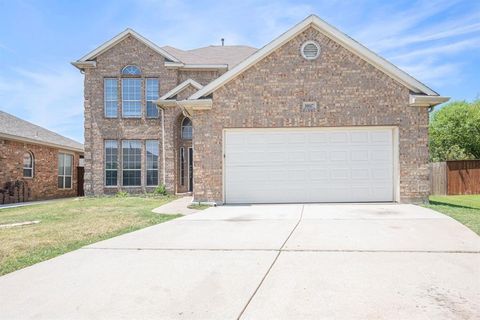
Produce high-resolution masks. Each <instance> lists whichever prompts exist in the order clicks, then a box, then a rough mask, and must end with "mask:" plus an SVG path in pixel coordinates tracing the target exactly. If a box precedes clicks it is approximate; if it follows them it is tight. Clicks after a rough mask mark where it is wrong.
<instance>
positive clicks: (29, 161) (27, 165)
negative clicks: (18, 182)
mask: <svg viewBox="0 0 480 320" xmlns="http://www.w3.org/2000/svg"><path fill="white" fill-rule="evenodd" d="M23 176H24V177H25V178H33V154H32V153H30V152H27V153H25V154H24V155H23Z"/></svg>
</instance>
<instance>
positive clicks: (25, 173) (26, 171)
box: [23, 169, 33, 178]
mask: <svg viewBox="0 0 480 320" xmlns="http://www.w3.org/2000/svg"><path fill="white" fill-rule="evenodd" d="M32 173H33V170H32V169H23V176H24V177H27V178H31V177H32V176H33V174H32Z"/></svg>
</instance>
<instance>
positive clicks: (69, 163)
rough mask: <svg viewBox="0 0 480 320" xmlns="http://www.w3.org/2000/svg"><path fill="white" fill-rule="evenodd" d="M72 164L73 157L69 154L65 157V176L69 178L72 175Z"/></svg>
mask: <svg viewBox="0 0 480 320" xmlns="http://www.w3.org/2000/svg"><path fill="white" fill-rule="evenodd" d="M72 162H73V157H72V156H71V155H69V154H66V155H65V175H66V176H71V175H72Z"/></svg>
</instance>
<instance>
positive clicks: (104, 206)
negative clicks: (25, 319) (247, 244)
mask: <svg viewBox="0 0 480 320" xmlns="http://www.w3.org/2000/svg"><path fill="white" fill-rule="evenodd" d="M173 199H174V198H173V197H170V196H155V197H154V196H148V197H133V196H132V197H122V198H116V197H101V198H75V199H72V198H70V199H64V200H59V201H55V202H50V203H47V204H38V205H32V206H25V207H19V208H11V209H0V225H1V224H9V223H15V222H25V221H33V220H40V223H38V224H34V225H27V226H21V227H13V228H8V229H4V228H2V229H0V275H3V274H6V273H9V272H12V271H15V270H18V269H21V268H24V267H27V266H29V265H32V264H35V263H38V262H40V261H44V260H47V259H50V258H53V257H55V256H58V255H60V254H63V253H66V252H68V251H72V250H75V249H78V248H80V247H83V246H85V245H88V244H91V243H94V242H97V241H100V240H104V239H108V238H111V237H114V236H117V235H120V234H123V233H127V232H131V231H134V230H138V229H141V228H145V227H148V226H151V225H154V224H157V223H161V222H165V221H167V220H170V219H172V218H175V217H177V216H167V215H160V214H156V213H153V212H151V210H152V209H154V208H156V207H159V206H161V205H162V204H164V203H166V202H169V201H171V200H173Z"/></svg>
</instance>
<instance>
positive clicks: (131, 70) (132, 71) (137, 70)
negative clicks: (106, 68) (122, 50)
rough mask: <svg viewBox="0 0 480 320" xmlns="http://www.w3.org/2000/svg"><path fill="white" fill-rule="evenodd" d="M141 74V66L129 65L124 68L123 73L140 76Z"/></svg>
mask: <svg viewBox="0 0 480 320" xmlns="http://www.w3.org/2000/svg"><path fill="white" fill-rule="evenodd" d="M141 74H142V71H140V68H138V67H137V66H132V65H129V66H126V67H125V68H123V69H122V75H127V76H139V75H141Z"/></svg>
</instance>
